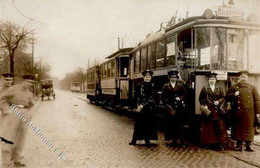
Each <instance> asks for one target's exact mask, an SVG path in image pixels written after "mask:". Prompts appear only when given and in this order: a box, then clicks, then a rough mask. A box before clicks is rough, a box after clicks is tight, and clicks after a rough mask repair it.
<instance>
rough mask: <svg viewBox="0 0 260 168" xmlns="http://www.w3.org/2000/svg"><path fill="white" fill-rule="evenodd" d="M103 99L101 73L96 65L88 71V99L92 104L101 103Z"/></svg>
mask: <svg viewBox="0 0 260 168" xmlns="http://www.w3.org/2000/svg"><path fill="white" fill-rule="evenodd" d="M100 98H101V88H100V71H99V66H98V65H96V66H94V67H91V68H89V69H88V70H87V99H89V101H90V103H94V102H97V101H99V100H100Z"/></svg>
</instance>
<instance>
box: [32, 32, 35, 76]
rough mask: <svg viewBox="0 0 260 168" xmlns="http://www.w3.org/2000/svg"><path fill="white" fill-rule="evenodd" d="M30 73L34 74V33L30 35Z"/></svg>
mask: <svg viewBox="0 0 260 168" xmlns="http://www.w3.org/2000/svg"><path fill="white" fill-rule="evenodd" d="M32 73H33V74H34V73H35V72H34V33H32Z"/></svg>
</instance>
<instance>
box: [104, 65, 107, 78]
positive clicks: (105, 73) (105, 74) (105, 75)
mask: <svg viewBox="0 0 260 168" xmlns="http://www.w3.org/2000/svg"><path fill="white" fill-rule="evenodd" d="M104 65H105V66H104V78H107V63H105V64H104Z"/></svg>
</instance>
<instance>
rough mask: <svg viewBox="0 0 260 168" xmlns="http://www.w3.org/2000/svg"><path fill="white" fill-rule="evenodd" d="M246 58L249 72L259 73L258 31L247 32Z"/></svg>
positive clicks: (259, 38)
mask: <svg viewBox="0 0 260 168" xmlns="http://www.w3.org/2000/svg"><path fill="white" fill-rule="evenodd" d="M248 57H249V59H248V60H249V67H248V70H249V71H250V72H255V73H259V72H260V31H253V30H251V31H249V35H248Z"/></svg>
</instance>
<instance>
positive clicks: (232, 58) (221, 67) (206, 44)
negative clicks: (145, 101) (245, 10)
mask: <svg viewBox="0 0 260 168" xmlns="http://www.w3.org/2000/svg"><path fill="white" fill-rule="evenodd" d="M229 8H230V7H227V6H223V7H219V8H218V9H217V11H216V12H215V13H214V12H213V11H212V10H210V9H207V10H205V12H204V13H203V15H202V16H195V17H189V18H186V19H184V20H181V21H180V22H178V23H175V22H171V23H169V24H168V25H167V26H166V27H164V28H163V27H161V29H160V30H159V31H157V32H156V33H154V34H148V35H147V37H146V39H145V40H143V41H141V42H140V43H139V44H138V45H137V46H136V47H135V48H133V49H131V48H129V49H127V54H123V53H121V52H122V50H119V51H117V52H116V53H114V54H112V55H110V56H109V57H107V58H108V59H109V60H108V61H106V62H105V63H103V64H101V66H100V72H101V89H102V95H103V96H104V101H105V102H106V105H108V106H109V105H115V104H120V103H122V102H124V101H121V100H126V101H125V102H129V104H131V101H132V98H133V95H134V92H135V88H136V86H137V85H138V84H139V83H140V82H141V81H142V80H143V79H142V78H143V77H142V74H141V73H142V71H144V70H146V69H150V70H153V72H154V75H153V82H154V83H155V86H156V87H157V90H158V94H159V95H160V94H161V91H162V87H163V85H164V84H165V83H167V82H168V77H167V74H168V71H170V70H173V69H175V68H176V67H177V59H178V57H180V56H181V57H184V58H186V68H187V70H188V72H189V74H190V78H189V81H188V84H187V87H188V90H189V105H190V107H191V108H190V109H189V112H190V113H191V114H192V115H193V118H196V117H198V118H199V116H200V115H201V111H200V110H199V107H200V104H199V93H200V91H201V89H202V87H203V86H204V85H205V84H206V83H207V78H206V73H208V72H215V73H217V74H218V75H217V79H218V82H217V85H218V86H220V87H222V88H223V89H224V91H227V89H228V87H229V86H230V85H231V84H233V83H235V82H237V73H238V72H239V71H240V70H247V71H249V73H250V74H249V83H251V84H253V85H255V86H257V88H258V90H260V66H259V65H260V41H259V39H260V24H259V23H257V22H256V19H255V17H254V16H253V15H251V16H250V17H248V18H247V19H244V18H243V16H242V15H241V16H237V14H239V12H238V13H236V16H233V15H232V13H231V12H230V11H231V10H229ZM225 10H229V12H225ZM232 11H235V9H232ZM222 14H230V16H226V15H222ZM123 60H124V61H125V62H124V61H123ZM122 62H124V63H122ZM123 88H127V89H126V90H125V91H124V89H123ZM124 93H127V94H124ZM161 105H162V104H161Z"/></svg>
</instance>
